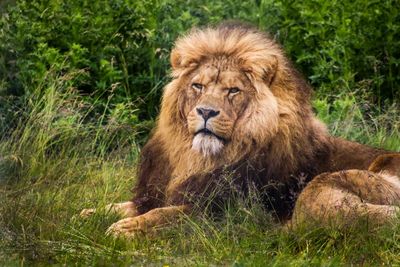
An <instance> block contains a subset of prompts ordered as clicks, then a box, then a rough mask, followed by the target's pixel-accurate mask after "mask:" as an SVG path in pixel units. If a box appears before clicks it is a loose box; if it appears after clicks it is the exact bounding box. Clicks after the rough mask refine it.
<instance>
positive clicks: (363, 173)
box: [288, 154, 400, 226]
mask: <svg viewBox="0 0 400 267" xmlns="http://www.w3.org/2000/svg"><path fill="white" fill-rule="evenodd" d="M399 206H400V155H399V154H387V155H383V156H380V157H378V158H377V159H376V160H375V161H374V162H372V164H371V165H370V167H369V169H368V170H343V171H339V172H334V173H323V174H320V175H318V176H317V177H315V178H314V179H313V180H312V181H311V182H310V183H309V184H308V185H307V187H306V188H305V189H304V190H303V191H302V192H301V194H300V196H299V198H298V200H297V202H296V206H295V209H294V212H293V216H292V218H291V222H290V223H289V224H288V225H292V226H298V225H301V226H305V225H315V224H319V225H321V224H334V225H338V224H343V223H344V224H349V223H351V222H352V221H354V220H355V219H357V218H358V217H360V216H368V218H371V219H372V220H371V221H370V222H373V223H377V224H381V223H385V222H387V221H388V220H389V219H391V218H394V217H395V216H396V215H397V214H398V213H399V212H400V207H399Z"/></svg>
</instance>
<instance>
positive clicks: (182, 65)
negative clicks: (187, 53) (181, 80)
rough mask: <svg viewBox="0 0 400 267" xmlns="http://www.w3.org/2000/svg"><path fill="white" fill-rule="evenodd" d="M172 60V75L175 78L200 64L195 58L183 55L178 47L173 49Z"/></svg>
mask: <svg viewBox="0 0 400 267" xmlns="http://www.w3.org/2000/svg"><path fill="white" fill-rule="evenodd" d="M170 60H171V66H172V76H173V77H174V78H178V77H180V76H181V75H182V74H184V73H185V72H186V71H187V70H191V69H193V68H195V67H197V66H198V63H197V61H196V60H195V59H193V58H189V57H182V55H181V54H180V53H179V51H178V50H177V49H176V48H174V49H173V50H172V52H171V57H170Z"/></svg>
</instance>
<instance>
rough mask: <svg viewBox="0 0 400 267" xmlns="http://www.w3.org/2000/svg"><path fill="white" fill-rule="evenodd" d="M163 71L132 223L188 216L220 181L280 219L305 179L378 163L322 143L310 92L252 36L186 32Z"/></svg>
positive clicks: (124, 229) (277, 53) (241, 31)
mask: <svg viewBox="0 0 400 267" xmlns="http://www.w3.org/2000/svg"><path fill="white" fill-rule="evenodd" d="M171 65H172V76H173V79H172V81H171V82H170V83H169V84H168V85H167V86H166V88H165V90H164V94H163V99H162V105H161V113H160V116H159V119H158V121H157V125H156V128H155V129H154V131H153V134H152V136H151V138H150V140H149V141H148V142H147V144H146V145H145V146H144V147H143V150H142V152H141V159H140V164H139V166H138V182H137V184H136V186H135V189H134V192H135V196H134V198H133V200H132V202H133V203H134V206H135V214H136V215H140V216H141V218H143V216H146V214H147V213H148V212H150V211H151V213H152V217H151V218H153V219H154V214H156V213H157V210H160V214H165V211H164V209H166V208H167V209H168V214H172V213H173V212H172V213H171V210H174V209H173V207H177V208H176V213H179V212H181V211H182V210H184V211H185V212H186V213H187V212H190V211H191V210H192V208H191V207H192V205H193V203H194V201H197V202H201V200H202V198H203V197H205V198H207V197H208V196H209V194H210V193H211V191H215V188H216V186H217V185H220V184H221V183H222V184H223V181H224V179H225V178H224V177H225V176H226V173H227V172H229V173H233V177H234V179H233V181H232V182H233V183H234V184H235V186H236V187H238V188H240V189H241V190H243V191H244V192H246V190H248V187H249V185H250V184H254V185H255V186H256V188H259V189H260V191H261V192H262V195H263V196H265V204H266V206H267V208H269V209H271V210H274V211H275V212H276V213H277V215H278V217H280V218H281V219H287V218H288V217H289V216H290V215H291V212H292V209H293V207H294V202H295V200H296V196H297V194H298V193H300V191H301V189H302V188H303V186H304V185H305V184H306V183H307V182H309V181H310V180H311V179H312V178H313V177H314V176H316V175H318V174H321V173H324V172H334V171H339V170H346V169H367V168H368V166H369V165H370V164H371V163H372V162H373V160H374V159H375V158H376V157H377V156H379V155H382V154H385V153H387V152H386V151H384V150H379V149H375V148H371V147H368V146H364V145H361V144H357V143H354V142H349V141H346V140H342V139H339V138H335V137H331V136H330V135H329V134H328V132H327V130H326V128H325V126H324V125H323V124H322V123H321V122H320V121H319V120H318V119H317V118H316V117H315V115H314V113H313V111H312V107H311V101H310V97H311V88H310V87H309V86H308V84H307V83H306V82H305V81H304V79H303V78H302V77H301V76H300V75H299V73H298V72H297V71H296V70H295V69H294V68H293V67H292V64H291V63H290V62H289V60H288V59H287V58H286V57H285V55H284V52H283V51H282V49H281V48H280V47H279V45H277V44H276V43H275V42H274V41H273V40H272V39H271V38H269V37H268V36H267V35H266V34H264V33H261V32H259V31H257V30H255V29H254V28H251V27H247V26H242V25H232V24H225V25H220V26H218V27H215V28H206V29H203V30H193V31H192V32H191V33H189V34H188V35H186V36H184V37H182V38H180V39H178V41H177V42H176V45H175V48H174V50H173V51H172V54H171ZM299 181H301V183H299ZM271 184H272V185H277V186H270V185H271ZM264 189H265V190H264ZM222 191H223V190H222ZM221 199H222V200H223V199H224V196H223V195H221ZM160 216H161V215H160ZM175 217H176V214H175V215H174V216H172V215H171V218H175ZM160 218H161V217H160ZM153 219H152V220H153ZM141 220H142V219H141ZM164 220H165V218H163V221H164ZM136 224H139V223H138V222H137V220H136ZM133 225H135V217H134V216H132V217H131V219H129V218H128V219H125V220H124V221H122V222H121V223H119V222H118V223H117V224H114V225H113V226H112V227H111V228H110V229H111V230H110V231H112V232H116V233H130V232H134V231H135V229H137V227H138V226H133ZM152 225H153V224H152ZM140 227H142V226H139V228H140Z"/></svg>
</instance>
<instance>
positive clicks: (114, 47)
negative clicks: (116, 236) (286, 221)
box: [0, 0, 400, 266]
mask: <svg viewBox="0 0 400 267" xmlns="http://www.w3.org/2000/svg"><path fill="white" fill-rule="evenodd" d="M0 14H1V19H0V203H1V205H0V263H1V260H6V262H7V263H8V264H9V263H10V261H12V262H14V260H15V263H16V264H18V265H19V264H20V263H21V262H24V261H25V260H27V261H37V260H39V261H45V262H47V263H67V262H75V261H79V260H81V261H82V262H84V263H89V262H90V263H93V259H94V258H96V259H98V258H101V257H105V256H106V257H108V260H109V263H113V264H115V263H116V262H118V263H121V262H125V260H126V259H125V258H124V256H126V257H127V262H130V261H131V260H132V257H133V256H132V254H130V253H131V252H132V250H133V251H136V252H138V251H139V252H143V253H144V254H143V255H144V256H143V255H142V254H140V253H139V252H138V253H139V254H140V255H142V256H140V255H139V254H138V255H139V256H137V255H136V254H135V255H136V256H134V257H138V258H139V259H141V260H142V264H143V263H144V264H145V263H146V262H147V263H148V260H149V257H154V258H152V259H151V260H150V262H151V261H152V260H155V261H157V259H159V257H161V258H163V257H166V258H167V259H173V255H175V254H178V255H186V256H185V257H187V255H188V253H192V254H191V255H192V256H191V257H192V258H191V259H190V260H193V261H194V262H197V263H203V264H208V263H210V262H214V263H217V264H218V263H219V264H224V263H226V262H236V261H238V262H239V263H240V262H245V263H246V262H247V263H250V264H251V263H254V262H252V261H251V259H252V257H253V256H251V257H249V255H250V254H249V253H250V252H251V253H253V254H254V253H256V254H254V255H256V256H254V257H256V259H258V260H260V262H264V260H265V257H267V258H268V257H270V258H271V259H276V258H275V256H276V255H280V256H279V257H278V258H277V262H278V263H279V262H280V261H281V260H282V262H281V263H280V264H284V265H285V264H289V263H291V262H297V263H299V264H300V263H303V264H307V263H313V262H314V263H315V260H316V262H319V263H321V262H322V263H324V262H325V263H326V262H331V261H332V262H335V261H336V262H342V263H343V261H344V262H345V263H359V262H361V261H362V262H364V261H365V258H363V257H364V256H363V254H362V252H363V251H364V252H365V251H367V252H366V253H369V254H370V256H369V258H368V259H367V260H366V261H367V263H368V262H369V263H380V264H382V263H392V260H398V262H400V259H399V258H398V256H397V255H400V251H399V250H400V248H399V247H398V246H397V247H396V245H393V244H396V243H397V244H398V240H399V239H400V236H399V234H397V235H390V234H389V235H388V236H385V235H375V236H371V237H370V239H367V240H366V239H365V238H364V237H360V236H357V235H353V237H349V236H348V233H346V232H341V231H339V232H335V231H334V232H328V233H326V232H323V233H321V232H317V233H316V232H314V233H310V234H306V235H307V238H309V239H311V240H314V241H315V243H312V244H310V243H309V242H308V241H307V240H308V239H307V240H305V239H304V238H303V237H304V236H300V237H299V236H294V237H293V236H288V235H285V234H277V233H276V232H275V230H274V229H275V228H274V227H272V226H271V227H270V228H268V227H267V228H266V226H265V225H261V224H258V221H259V217H257V216H256V218H253V217H252V216H253V215H254V214H256V213H254V214H253V213H246V212H247V211H248V209H247V208H246V210H247V211H246V212H245V213H246V214H247V215H243V213H241V214H242V215H240V214H239V215H238V216H239V219H235V220H233V221H235V222H234V223H233V222H232V220H231V219H230V220H227V221H226V222H225V224H224V225H225V226H226V227H225V228H224V229H226V230H227V232H221V233H219V232H218V231H219V229H221V226H220V225H219V226H216V227H215V228H213V227H214V226H212V225H211V224H210V225H208V224H207V225H206V226H201V225H200V226H199V225H196V224H192V225H194V226H193V228H195V229H196V230H195V231H194V233H192V234H191V235H185V234H182V233H181V231H180V232H175V235H176V237H175V239H173V240H174V241H173V242H172V243H169V242H167V241H165V240H164V241H163V239H161V241H159V242H158V243H155V244H154V243H146V242H145V243H135V244H133V245H132V244H126V243H123V244H121V243H115V242H114V241H111V240H109V239H105V238H104V237H103V233H104V231H105V229H106V227H107V225H108V224H109V223H110V222H111V221H104V219H102V218H103V217H101V216H100V217H95V218H94V219H91V221H89V222H86V223H85V224H82V223H81V222H79V221H78V222H77V221H75V220H73V219H71V218H73V215H74V214H76V213H77V212H78V211H79V210H80V209H82V208H86V207H91V206H102V205H105V204H106V203H107V202H112V201H119V200H124V199H128V198H129V195H130V194H129V189H130V187H131V186H132V184H133V182H134V179H135V177H134V168H135V162H136V159H137V155H138V153H139V151H140V147H141V145H142V144H143V143H144V141H145V140H146V138H147V136H148V133H149V131H150V129H151V128H152V126H153V125H154V121H155V118H156V116H157V114H158V111H159V102H160V96H161V94H162V88H163V86H164V85H165V84H166V83H167V82H168V81H169V77H168V72H169V62H168V61H169V52H170V49H171V47H172V46H173V42H174V40H175V39H176V37H177V36H179V35H181V34H184V33H185V32H187V31H188V30H189V29H190V28H191V27H193V26H201V25H208V24H216V23H218V22H220V21H223V20H226V19H235V20H241V21H247V22H250V23H252V24H254V25H255V26H257V27H258V28H260V29H261V30H265V31H267V32H269V33H270V34H271V36H272V37H274V38H275V39H276V40H277V41H278V42H279V43H281V44H282V45H283V47H284V49H285V51H286V52H287V55H288V57H289V58H290V59H291V60H292V61H293V62H294V63H295V65H296V66H297V68H299V69H300V70H301V72H302V73H303V75H304V77H305V78H306V79H307V80H308V81H309V82H310V83H311V84H312V86H313V87H314V89H315V95H314V102H313V103H314V107H315V110H316V112H317V114H318V116H319V117H320V118H321V119H322V120H323V121H325V122H326V123H328V124H329V129H330V131H331V133H332V134H334V135H337V136H342V137H345V138H349V139H352V140H356V141H359V142H363V143H367V144H370V145H374V146H379V147H384V148H387V149H392V150H400V139H399V132H400V114H399V113H400V112H399V100H400V5H399V2H398V0H380V1H374V0H353V1H338V0H330V1H328V0H307V1H291V0H251V1H239V0H224V1H220V0H217V1H211V0H196V1H191V0H143V1H138V0H97V1H90V0H69V1H65V0H16V1H15V0H6V1H1V2H0ZM249 214H250V215H249ZM251 214H253V215H251ZM249 216H250V219H249ZM254 216H255V215H254ZM237 220H239V221H240V222H241V223H237ZM249 220H250V221H252V222H253V224H249ZM261 221H263V220H261ZM232 225H233V226H232ZM228 226H229V227H228ZM202 227H203V228H202ZM230 227H231V228H232V229H236V228H238V229H239V230H238V231H234V230H233V233H240V232H245V233H252V234H250V235H249V236H248V237H247V239H246V238H244V239H241V238H239V237H240V234H239V236H238V235H235V234H232V231H231V230H229V229H231V228H230ZM266 229H267V230H266ZM268 229H269V230H268ZM355 232H357V231H355ZM398 232H399V231H397V233H398ZM267 234H268V237H266V235H267ZM182 235H183V236H182ZM206 235H211V236H213V238H211V239H210V240H207V239H205V237H204V236H206ZM255 236H256V237H255ZM350 236H351V235H350ZM253 237H255V238H254V239H251V238H253ZM169 238H171V237H169ZM266 238H268V240H269V241H268V242H269V243H268V242H267V243H266ZM302 238H303V239H302ZM199 240H200V241H202V242H199ZM332 240H333V241H332ZM349 240H350V241H349ZM325 241H326V242H325ZM313 244H314V245H313ZM368 244H369V246H368ZM382 244H383V245H382ZM387 244H389V245H391V247H389V248H388V245H387ZM132 246H133V249H132ZM154 246H155V247H157V249H158V248H160V247H161V250H160V249H158V250H157V249H156V251H157V253H149V249H150V248H153V247H154ZM360 246H363V247H367V248H366V249H364V250H360ZM260 248H264V252H262V251H258V250H257V249H260ZM81 250H85V251H86V252H85V253H84V252H79V253H78V251H81ZM129 251H131V252H129ZM254 251H258V252H259V254H257V253H258V252H254ZM265 251H266V252H265ZM253 254H251V255H253ZM204 255H208V256H204ZM321 255H322V256H321ZM258 256H259V257H260V258H257V257H258ZM121 257H122V258H121ZM171 257H172V258H171ZM207 257H209V258H210V259H212V260H210V261H208V260H207ZM320 257H322V258H320ZM163 259H164V258H163ZM146 260H147V261H146ZM190 260H189V261H188V262H186V263H191V261H190ZM248 260H250V262H248ZM172 262H174V260H172ZM275 263H276V262H275ZM278 265H279V264H278ZM238 266H240V265H238Z"/></svg>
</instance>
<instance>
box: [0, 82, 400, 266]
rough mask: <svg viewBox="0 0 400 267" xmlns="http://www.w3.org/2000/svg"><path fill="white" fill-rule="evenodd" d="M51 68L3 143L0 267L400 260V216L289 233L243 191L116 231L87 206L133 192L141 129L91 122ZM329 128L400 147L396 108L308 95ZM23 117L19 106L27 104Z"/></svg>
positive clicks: (85, 108) (88, 109)
mask: <svg viewBox="0 0 400 267" xmlns="http://www.w3.org/2000/svg"><path fill="white" fill-rule="evenodd" d="M65 79H66V78H65V77H58V79H54V82H52V83H50V85H49V87H48V88H47V90H42V89H43V88H39V91H40V92H45V93H37V94H34V96H31V97H30V98H29V99H28V101H27V102H26V107H25V108H23V109H21V114H20V115H21V118H26V119H21V120H20V121H19V122H18V123H17V124H18V126H17V128H16V130H15V131H13V132H12V133H11V134H8V135H7V136H5V137H4V138H3V139H2V141H1V142H0V156H1V157H0V182H1V184H0V192H1V193H0V203H1V205H0V265H9V266H13V265H15V266H17V265H18V266H20V265H29V266H30V265H33V264H36V265H48V264H59V265H63V264H67V265H71V264H75V265H100V266H109V265H114V266H119V265H121V266H124V265H126V266H127V265H132V264H133V265H146V266H147V265H155V266H160V265H171V266H180V265H198V266H209V265H232V266H265V265H271V266H287V265H289V264H291V265H294V266H302V265H307V266H308V265H329V266H331V265H333V266H335V265H342V264H356V265H358V264H359V265H376V264H389V265H391V264H400V256H399V255H400V245H399V244H400V242H399V241H400V225H388V226H385V227H383V228H380V229H373V228H370V227H369V226H368V224H367V223H363V222H360V223H358V224H357V223H356V224H355V226H354V227H351V228H348V229H339V228H313V229H303V230H298V231H296V232H287V231H285V230H283V229H282V228H281V226H280V225H278V224H277V223H275V222H274V221H273V220H272V219H271V217H270V215H269V214H267V213H266V212H264V211H262V209H261V208H260V206H259V205H258V204H257V203H256V202H254V201H252V200H250V201H247V200H241V199H238V200H237V201H236V202H235V203H233V204H232V206H230V207H228V208H227V210H226V213H225V215H224V216H223V217H222V218H219V219H218V220H213V219H211V218H207V217H203V218H186V220H185V221H184V223H183V224H182V225H177V226H174V227H171V228H168V229H164V230H163V231H162V232H160V233H159V235H157V236H143V237H138V238H137V239H135V240H131V241H125V240H114V239H112V238H110V237H106V236H105V235H104V232H105V230H106V229H107V227H108V226H109V225H110V224H111V223H112V222H114V221H116V220H117V218H116V217H115V216H113V215H110V214H106V213H105V212H100V213H98V214H96V215H94V216H93V217H90V218H88V219H81V218H79V217H77V216H76V215H77V214H78V213H79V212H80V210H81V209H83V208H88V207H100V208H101V207H104V205H106V204H107V203H109V202H118V201H124V200H127V199H129V198H130V196H131V193H130V188H131V187H132V185H133V183H134V180H135V163H136V159H137V155H138V153H139V147H138V146H137V145H135V138H136V136H137V135H136V134H137V131H135V129H130V128H129V129H125V128H124V127H122V126H121V125H119V124H118V123H113V122H112V120H109V121H108V122H107V123H102V121H101V117H100V119H99V120H98V121H90V120H88V117H89V114H91V107H90V106H87V105H85V103H84V102H83V100H82V99H80V97H79V95H78V94H77V93H76V92H74V91H71V90H63V88H62V87H63V81H65ZM314 104H315V107H316V110H317V111H318V114H319V116H320V118H321V119H322V120H324V121H325V122H327V123H328V124H329V125H330V130H331V132H332V133H333V134H335V135H338V136H343V137H346V138H349V139H353V140H357V141H360V142H363V143H367V144H371V145H375V146H379V147H384V148H387V149H392V150H400V138H399V130H400V118H399V114H398V107H396V106H392V107H388V108H387V109H386V110H385V111H384V112H383V111H382V112H374V116H373V117H371V116H370V115H368V114H372V112H371V110H373V108H372V107H368V105H367V104H366V103H362V102H361V103H360V102H357V101H356V100H355V98H354V97H352V96H341V97H337V99H336V100H335V101H333V102H332V101H329V102H328V101H327V100H326V99H325V98H324V97H322V96H319V97H318V98H317V99H316V100H315V101H314ZM27 110H28V111H29V114H28V115H27V114H23V113H24V112H25V111H27Z"/></svg>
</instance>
